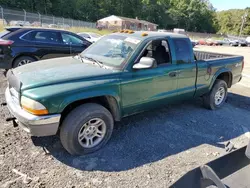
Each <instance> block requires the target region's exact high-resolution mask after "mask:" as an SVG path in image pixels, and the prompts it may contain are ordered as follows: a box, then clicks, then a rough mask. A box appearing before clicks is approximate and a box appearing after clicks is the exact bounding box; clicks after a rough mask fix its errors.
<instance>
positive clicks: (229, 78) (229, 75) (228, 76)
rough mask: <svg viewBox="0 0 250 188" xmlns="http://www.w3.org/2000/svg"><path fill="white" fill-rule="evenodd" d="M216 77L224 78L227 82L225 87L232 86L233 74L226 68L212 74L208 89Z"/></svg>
mask: <svg viewBox="0 0 250 188" xmlns="http://www.w3.org/2000/svg"><path fill="white" fill-rule="evenodd" d="M217 79H219V80H224V81H225V82H226V83H227V87H228V88H230V87H231V86H232V83H233V74H232V72H231V71H230V70H227V69H226V70H225V69H224V70H221V71H218V72H217V73H216V74H215V75H214V77H213V79H212V82H211V85H210V87H209V89H211V88H212V87H213V85H214V83H215V80H217Z"/></svg>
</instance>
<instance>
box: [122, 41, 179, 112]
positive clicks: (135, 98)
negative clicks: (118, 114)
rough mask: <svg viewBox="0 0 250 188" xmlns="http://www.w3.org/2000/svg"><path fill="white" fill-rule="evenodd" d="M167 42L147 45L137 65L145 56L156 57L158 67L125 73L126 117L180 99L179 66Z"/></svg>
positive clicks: (124, 102) (123, 94) (123, 87)
mask: <svg viewBox="0 0 250 188" xmlns="http://www.w3.org/2000/svg"><path fill="white" fill-rule="evenodd" d="M169 49H170V48H169V47H168V42H167V40H166V39H157V40H155V41H151V42H150V43H148V44H147V46H146V47H145V49H144V50H143V51H141V53H140V54H139V55H138V59H137V60H136V61H135V62H134V64H135V63H138V62H139V61H140V59H141V57H150V58H154V59H155V60H156V62H157V66H156V67H154V68H149V69H133V68H131V70H130V71H127V72H126V71H125V72H123V73H122V77H121V90H122V105H123V109H124V112H123V113H124V115H125V116H126V115H130V114H133V113H137V112H140V111H145V110H147V109H151V108H154V107H157V106H161V105H162V104H164V103H165V104H167V103H170V102H172V101H174V99H175V98H177V97H178V91H177V77H178V75H177V74H176V70H177V66H176V65H175V64H174V63H173V62H172V59H171V52H170V50H169Z"/></svg>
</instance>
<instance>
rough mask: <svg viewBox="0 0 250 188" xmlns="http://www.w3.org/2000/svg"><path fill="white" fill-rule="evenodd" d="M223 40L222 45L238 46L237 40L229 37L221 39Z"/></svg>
mask: <svg viewBox="0 0 250 188" xmlns="http://www.w3.org/2000/svg"><path fill="white" fill-rule="evenodd" d="M223 42H224V45H229V46H238V45H239V41H238V40H234V39H229V38H225V39H224V40H223Z"/></svg>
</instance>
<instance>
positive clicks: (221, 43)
mask: <svg viewBox="0 0 250 188" xmlns="http://www.w3.org/2000/svg"><path fill="white" fill-rule="evenodd" d="M216 43H217V46H222V45H224V41H223V40H216Z"/></svg>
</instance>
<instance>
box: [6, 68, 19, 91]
mask: <svg viewBox="0 0 250 188" xmlns="http://www.w3.org/2000/svg"><path fill="white" fill-rule="evenodd" d="M7 80H8V83H9V88H14V89H15V90H16V91H17V92H18V93H20V92H21V86H22V83H21V82H20V81H19V80H18V79H17V77H16V76H15V75H14V74H13V71H12V70H9V71H8V72H7Z"/></svg>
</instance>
